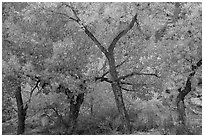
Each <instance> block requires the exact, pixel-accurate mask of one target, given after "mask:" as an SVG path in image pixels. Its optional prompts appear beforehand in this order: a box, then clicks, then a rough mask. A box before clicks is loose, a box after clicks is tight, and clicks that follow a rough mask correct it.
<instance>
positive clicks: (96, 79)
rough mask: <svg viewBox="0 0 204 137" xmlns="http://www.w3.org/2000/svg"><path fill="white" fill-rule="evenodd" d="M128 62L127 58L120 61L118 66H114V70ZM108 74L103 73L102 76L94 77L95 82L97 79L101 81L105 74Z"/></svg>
mask: <svg viewBox="0 0 204 137" xmlns="http://www.w3.org/2000/svg"><path fill="white" fill-rule="evenodd" d="M127 60H128V58H126V59H125V60H124V61H122V62H121V63H120V64H118V65H116V68H118V67H120V66H122V65H123V64H124V63H125V62H126V61H127ZM108 73H109V71H107V72H105V73H104V74H103V75H102V76H100V77H95V81H97V80H99V79H103V78H104V77H105V76H106V75H107V74H108Z"/></svg>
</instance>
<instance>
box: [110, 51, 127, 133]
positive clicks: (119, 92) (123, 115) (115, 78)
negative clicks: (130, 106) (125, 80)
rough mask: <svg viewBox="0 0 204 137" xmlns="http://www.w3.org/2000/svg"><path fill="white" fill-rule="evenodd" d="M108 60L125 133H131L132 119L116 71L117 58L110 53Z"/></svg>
mask: <svg viewBox="0 0 204 137" xmlns="http://www.w3.org/2000/svg"><path fill="white" fill-rule="evenodd" d="M108 61H109V67H110V71H109V72H110V75H111V79H112V84H111V86H112V89H113V93H114V96H115V101H116V105H117V108H118V111H119V114H120V117H121V120H122V122H123V128H124V129H123V130H124V134H130V133H131V129H130V120H129V116H128V114H127V110H126V108H125V104H124V101H123V96H122V90H121V88H120V83H119V81H118V74H117V71H116V66H115V60H114V55H113V54H109V56H108Z"/></svg>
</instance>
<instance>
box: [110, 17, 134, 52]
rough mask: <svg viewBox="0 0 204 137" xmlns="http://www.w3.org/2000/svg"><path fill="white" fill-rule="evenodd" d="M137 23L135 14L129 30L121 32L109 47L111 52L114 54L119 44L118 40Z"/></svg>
mask: <svg viewBox="0 0 204 137" xmlns="http://www.w3.org/2000/svg"><path fill="white" fill-rule="evenodd" d="M136 21H137V14H135V16H134V17H133V18H132V21H131V22H130V24H129V25H128V26H127V28H126V29H125V30H123V31H121V32H120V33H119V34H118V35H117V36H116V37H115V38H114V39H113V41H112V42H111V44H110V46H109V47H108V51H109V52H113V50H114V48H115V45H116V43H117V42H118V40H119V39H120V38H121V37H123V36H124V35H125V34H126V33H127V32H128V31H129V30H130V29H131V28H132V27H133V26H134V23H135V22H136Z"/></svg>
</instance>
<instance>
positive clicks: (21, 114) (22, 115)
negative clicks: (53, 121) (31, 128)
mask: <svg viewBox="0 0 204 137" xmlns="http://www.w3.org/2000/svg"><path fill="white" fill-rule="evenodd" d="M15 98H16V102H17V107H18V128H17V134H18V135H19V134H23V133H24V131H25V119H26V111H27V108H28V106H27V105H26V106H25V107H24V105H23V99H22V94H21V86H18V87H17V89H16V92H15Z"/></svg>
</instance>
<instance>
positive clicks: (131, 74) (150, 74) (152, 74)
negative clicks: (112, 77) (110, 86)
mask: <svg viewBox="0 0 204 137" xmlns="http://www.w3.org/2000/svg"><path fill="white" fill-rule="evenodd" d="M134 75H148V76H155V77H157V78H160V77H159V76H158V75H157V74H154V73H138V72H132V73H130V74H127V75H125V76H121V77H119V78H118V80H121V79H126V78H128V77H132V76H134Z"/></svg>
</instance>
